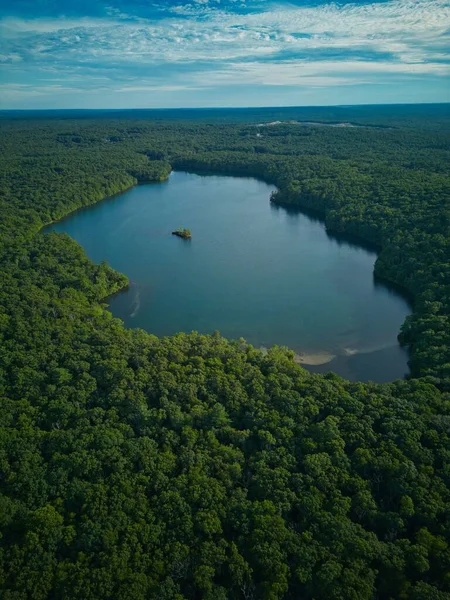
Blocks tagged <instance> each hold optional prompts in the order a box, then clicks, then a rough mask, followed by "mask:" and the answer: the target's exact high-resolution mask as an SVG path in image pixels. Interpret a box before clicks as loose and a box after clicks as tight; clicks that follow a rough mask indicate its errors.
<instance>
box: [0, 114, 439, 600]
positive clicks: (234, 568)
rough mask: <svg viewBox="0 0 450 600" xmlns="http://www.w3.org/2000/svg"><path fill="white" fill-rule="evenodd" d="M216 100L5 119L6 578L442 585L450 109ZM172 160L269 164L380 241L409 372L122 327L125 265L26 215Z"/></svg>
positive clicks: (397, 591)
mask: <svg viewBox="0 0 450 600" xmlns="http://www.w3.org/2000/svg"><path fill="white" fill-rule="evenodd" d="M188 113H189V114H188ZM212 113H213V111H211V113H209V112H208V111H204V112H201V111H200V112H199V113H195V115H194V117H192V114H193V113H191V112H190V111H186V115H184V114H183V115H181V116H180V115H179V114H178V115H176V116H173V115H172V114H171V113H170V112H168V113H167V114H165V115H163V114H162V113H158V115H157V116H156V117H155V116H153V117H151V116H150V113H149V114H147V115H142V114H140V113H139V112H137V113H133V114H132V115H131V114H129V115H126V117H127V118H124V117H123V115H119V116H120V117H121V118H119V116H118V117H117V118H112V116H113V115H111V113H108V114H103V115H102V116H101V118H100V117H99V115H97V116H96V118H93V117H92V115H84V117H83V118H81V116H80V115H78V114H77V115H76V116H77V117H80V118H78V119H73V118H68V116H69V115H67V114H66V115H57V116H58V118H48V117H49V115H41V117H40V118H39V119H37V118H31V116H30V115H28V116H27V115H25V116H27V118H17V115H15V117H14V118H7V119H5V118H3V119H2V120H0V152H1V158H0V244H1V247H0V413H1V415H0V592H1V594H0V595H1V597H2V598H5V600H55V599H61V600H63V599H64V600H66V599H74V600H75V599H76V600H98V599H105V600H106V599H113V598H114V599H118V600H125V599H127V600H128V599H129V600H140V599H142V600H144V599H155V600H157V599H158V600H160V599H162V600H183V599H192V600H197V599H205V600H216V599H217V600H226V599H230V600H235V599H236V600H237V599H241V598H242V599H245V600H250V599H253V600H260V599H263V600H278V599H280V600H281V599H282V598H286V599H292V600H294V599H298V598H304V599H305V600H313V599H318V598H320V599H322V598H323V599H333V600H334V599H335V600H347V599H350V600H351V599H353V600H371V599H373V598H380V599H386V600H387V599H397V598H398V599H405V600H409V599H410V600H422V599H425V600H445V599H446V598H449V593H450V577H449V573H450V549H449V543H450V534H449V532H450V399H449V391H450V353H449V348H450V322H449V314H450V251H449V250H450V203H449V190H450V176H449V173H448V165H449V164H450V149H449V133H448V115H447V113H446V109H445V107H442V106H434V107H431V108H430V107H390V108H389V107H381V108H379V109H375V108H374V107H355V108H351V109H350V108H323V109H279V110H275V109H258V110H256V111H253V112H252V111H241V113H239V115H238V116H239V118H237V116H236V115H237V113H230V114H228V121H229V122H225V121H227V113H226V112H225V111H222V112H220V111H218V112H217V113H215V116H214V118H211V116H210V115H211V114H212ZM3 116H4V115H3ZM71 116H72V117H73V115H71ZM53 117H55V116H54V115H53ZM169 117H170V118H169ZM152 118H153V120H152ZM155 119H156V120H155ZM174 119H176V120H174ZM275 120H280V121H289V120H322V121H328V122H330V121H340V120H342V121H346V122H352V123H356V124H360V125H368V124H370V125H376V127H355V128H347V127H342V128H333V127H322V126H304V125H301V126H300V125H298V124H295V123H292V124H289V123H281V124H278V125H271V126H266V125H261V126H260V124H262V123H265V122H270V121H275ZM221 121H223V122H221ZM172 168H179V169H191V170H196V171H203V172H207V171H209V172H216V173H224V174H225V173H228V174H239V175H241V174H243V175H250V176H256V177H259V178H262V179H264V180H266V181H268V182H270V183H274V184H275V185H276V186H277V188H278V191H277V192H276V193H275V194H274V196H273V198H272V200H273V201H274V202H278V203H283V204H296V205H300V206H304V207H306V208H312V209H314V210H318V211H320V212H321V213H322V214H323V215H324V218H325V221H326V224H327V227H328V228H329V229H330V230H333V231H336V232H344V233H351V234H354V235H357V236H359V237H360V238H361V239H364V240H367V241H369V242H371V243H373V244H376V246H377V247H378V248H379V249H380V255H379V258H378V260H377V263H376V267H375V271H376V274H377V275H378V276H380V277H382V278H384V279H386V280H389V281H392V282H394V283H396V284H399V285H401V286H402V287H403V288H404V289H405V290H407V291H408V292H409V293H410V294H411V295H412V296H413V298H414V313H413V315H412V316H411V317H409V318H408V319H407V321H406V323H405V324H404V326H403V327H402V331H401V333H400V339H401V341H402V342H403V343H405V344H408V345H410V346H411V373H412V377H411V378H410V379H409V380H405V381H397V382H393V383H391V384H382V385H376V384H362V383H350V382H348V381H345V380H343V379H341V378H339V377H338V376H336V375H334V374H330V375H325V376H321V375H311V374H309V373H308V372H306V371H305V370H304V369H302V368H301V367H300V366H299V365H297V364H296V363H295V361H294V354H293V352H291V351H289V350H287V349H282V348H273V349H271V350H270V351H269V353H268V354H267V355H263V354H262V353H261V352H259V351H257V350H255V349H254V348H252V347H251V346H249V345H247V344H246V343H245V341H244V340H240V341H237V342H229V341H227V340H225V339H223V338H221V337H220V336H219V335H213V336H202V335H198V334H195V333H192V334H179V335H177V336H173V337H169V338H163V339H158V338H156V337H155V336H152V335H150V334H148V333H146V332H144V331H141V330H127V329H125V328H124V327H123V324H122V322H121V321H120V320H118V319H115V318H113V317H112V316H111V314H110V313H109V312H108V311H107V310H106V306H105V304H104V303H103V302H104V299H105V298H106V297H107V296H108V295H109V294H111V293H113V292H115V291H117V290H119V289H120V288H122V287H124V286H125V285H126V284H127V279H126V276H125V275H121V274H118V273H116V272H115V271H114V270H112V269H111V268H110V267H109V266H108V265H107V264H104V263H103V264H101V265H94V264H93V263H92V262H91V261H90V260H89V259H88V258H87V257H86V255H85V254H84V252H83V250H82V249H81V248H80V247H79V246H78V245H77V244H76V243H75V242H74V241H73V240H71V239H70V238H69V237H68V236H66V235H58V234H55V233H52V234H46V235H43V234H41V233H39V230H40V229H41V228H42V226H44V225H45V224H48V223H50V222H52V221H54V220H56V219H59V218H61V217H63V216H64V215H66V214H67V213H69V212H70V211H73V210H75V209H77V208H79V207H81V206H86V205H89V204H93V203H95V202H97V201H99V200H101V199H103V198H106V197H108V196H110V195H112V194H115V193H117V192H120V191H123V190H125V189H127V188H128V187H130V186H132V185H135V184H137V183H138V182H145V181H162V180H164V179H166V178H167V177H168V175H169V173H170V171H171V169H172ZM267 201H269V199H267ZM299 310H300V309H299Z"/></svg>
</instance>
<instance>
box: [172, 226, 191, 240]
mask: <svg viewBox="0 0 450 600" xmlns="http://www.w3.org/2000/svg"><path fill="white" fill-rule="evenodd" d="M172 235H177V236H178V237H180V238H183V240H190V239H191V237H192V233H191V230H190V229H176V230H175V231H172Z"/></svg>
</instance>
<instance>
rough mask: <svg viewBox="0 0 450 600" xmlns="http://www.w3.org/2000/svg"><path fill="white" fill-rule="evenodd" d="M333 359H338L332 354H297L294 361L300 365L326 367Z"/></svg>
mask: <svg viewBox="0 0 450 600" xmlns="http://www.w3.org/2000/svg"><path fill="white" fill-rule="evenodd" d="M333 358H336V355H335V354H331V353H330V352H317V353H316V354H303V353H301V354H296V355H295V358H294V360H295V362H296V363H299V364H300V365H302V364H303V365H325V364H326V363H329V362H331V361H332V360H333Z"/></svg>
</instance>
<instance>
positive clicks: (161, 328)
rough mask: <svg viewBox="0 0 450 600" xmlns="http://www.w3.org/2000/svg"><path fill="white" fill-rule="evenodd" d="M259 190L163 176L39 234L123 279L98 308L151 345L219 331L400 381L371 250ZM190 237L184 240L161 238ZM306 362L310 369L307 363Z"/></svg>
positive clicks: (399, 354)
mask: <svg viewBox="0 0 450 600" xmlns="http://www.w3.org/2000/svg"><path fill="white" fill-rule="evenodd" d="M272 189H274V188H273V187H271V186H269V185H267V184H266V183H263V182H260V181H257V180H255V179H250V178H238V177H223V176H199V175H194V174H190V173H182V172H175V173H172V175H171V176H170V179H169V180H168V181H167V182H165V183H162V184H150V185H142V186H139V187H135V188H133V189H131V190H129V191H127V192H125V193H123V194H120V195H118V196H116V197H114V198H112V199H109V200H107V201H104V202H100V203H99V204H97V205H95V206H93V207H90V208H87V209H83V210H80V211H78V212H76V213H74V214H72V215H71V216H69V217H67V218H66V219H64V220H63V221H60V222H59V223H57V224H55V225H52V226H51V227H49V228H47V230H48V229H54V230H56V231H59V232H66V233H68V234H69V235H70V236H72V237H73V238H74V239H75V240H77V241H78V242H79V243H80V244H81V245H82V246H83V247H84V249H85V250H86V252H87V254H88V256H89V257H90V258H91V259H92V260H94V261H96V262H99V261H101V260H103V259H106V260H107V261H108V263H109V264H110V265H111V266H112V267H114V268H115V269H117V270H118V271H121V272H123V273H126V274H127V275H128V277H129V278H130V280H131V281H132V284H131V286H130V289H129V290H128V291H126V292H124V293H121V294H118V295H116V296H115V297H113V298H111V299H110V310H111V311H112V313H113V314H114V315H115V316H117V317H121V318H122V319H123V320H124V321H125V324H126V325H127V326H129V327H142V328H144V329H146V330H148V331H150V332H152V333H155V334H157V335H169V334H173V333H176V332H178V331H191V330H197V331H200V332H202V333H211V332H213V331H214V330H219V331H220V332H221V333H222V334H223V335H224V336H226V337H228V338H233V339H235V338H239V337H244V338H246V339H247V340H248V341H249V342H250V343H252V344H254V345H255V346H257V347H269V346H271V345H273V344H281V345H286V346H289V347H291V348H292V349H294V350H295V351H296V352H297V353H298V354H299V355H307V356H308V357H309V358H306V359H307V360H310V361H313V362H321V361H323V360H326V359H328V360H330V359H331V357H333V358H332V359H331V361H330V362H328V363H327V364H321V365H316V366H310V367H308V368H309V369H310V370H312V371H315V372H326V371H330V370H333V371H336V372H338V373H339V374H341V375H343V376H344V377H347V378H349V379H354V380H361V381H364V380H369V379H370V380H373V381H390V380H393V379H395V378H398V377H403V376H404V375H405V374H406V373H407V371H408V368H407V354H406V352H405V351H404V350H403V349H401V348H400V347H399V345H398V343H397V334H398V331H399V328H400V325H401V324H402V322H403V320H404V319H405V316H406V315H407V314H409V313H410V312H411V309H410V306H409V305H408V303H407V302H406V300H405V299H404V298H402V297H401V296H399V295H398V294H396V293H395V292H393V291H391V290H390V289H388V288H387V287H385V286H384V285H380V284H376V283H375V282H374V279H373V265H374V262H375V259H376V254H375V252H374V251H371V250H368V249H367V248H363V247H361V246H358V245H356V244H354V243H349V242H347V241H342V240H337V239H336V238H333V237H331V236H329V235H328V234H327V233H326V231H325V226H324V224H323V223H322V222H321V221H320V220H318V219H316V218H314V217H311V216H310V215H307V214H305V213H303V212H301V211H300V210H289V211H287V210H286V209H284V208H281V207H276V206H274V205H271V204H270V202H269V196H270V192H271V191H272ZM178 227H188V228H190V229H191V230H192V236H193V237H192V240H190V241H185V240H182V239H180V238H177V237H175V236H172V235H171V231H172V230H173V229H176V228H178ZM311 355H313V356H312V358H311Z"/></svg>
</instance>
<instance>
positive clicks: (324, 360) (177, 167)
mask: <svg viewBox="0 0 450 600" xmlns="http://www.w3.org/2000/svg"><path fill="white" fill-rule="evenodd" d="M182 171H184V172H187V173H192V174H196V175H200V176H218V177H220V176H222V177H226V176H229V177H244V178H251V179H255V180H257V181H261V182H262V183H266V184H268V185H274V186H276V188H277V191H282V189H281V188H279V187H278V186H277V184H276V182H275V181H272V180H270V179H269V178H265V177H264V176H262V175H259V174H254V173H249V174H247V173H242V172H241V173H237V172H236V171H233V169H232V168H231V169H224V170H223V171H220V170H216V169H213V170H211V169H202V168H201V167H198V166H196V167H195V168H192V167H189V166H184V165H183V161H182V160H180V161H179V162H177V161H174V164H171V170H170V171H169V172H168V174H167V176H166V177H165V178H160V179H158V180H153V181H139V180H137V179H136V178H134V179H135V183H133V184H132V185H129V186H128V185H127V186H126V187H124V189H123V190H121V191H119V192H116V193H114V194H113V195H111V196H105V197H103V198H100V199H99V200H96V201H94V202H92V203H91V204H86V205H84V206H81V207H78V208H76V209H74V210H72V211H70V212H68V213H66V214H65V215H63V216H62V217H61V218H59V219H56V220H54V221H51V222H50V223H47V224H46V225H44V226H43V227H41V228H40V230H39V232H41V231H42V230H43V229H45V228H47V227H50V226H51V225H52V224H53V223H57V222H60V221H63V220H64V219H66V218H67V217H70V216H72V215H73V214H74V213H76V212H78V211H80V210H84V209H88V208H91V207H93V206H94V205H96V204H98V203H100V202H103V201H105V200H110V199H112V198H115V197H117V196H119V195H121V194H123V193H125V192H127V191H129V190H131V189H133V188H134V187H137V186H140V185H151V184H159V183H165V182H167V181H168V180H169V178H170V176H171V174H172V173H174V172H182ZM270 202H272V203H273V204H274V205H275V206H280V207H282V208H291V209H297V210H299V211H302V210H305V211H309V210H311V211H313V212H314V213H315V214H316V215H317V217H318V219H319V220H320V221H322V222H323V223H324V224H325V227H326V231H327V232H328V233H330V234H336V235H341V236H343V237H345V236H347V235H348V236H349V237H350V238H352V239H353V240H354V241H355V242H356V243H358V241H360V242H361V245H362V246H364V245H371V246H372V247H373V249H374V250H375V251H376V253H377V260H378V256H379V254H380V253H381V252H382V250H383V248H382V246H379V245H377V244H374V243H373V242H372V241H371V240H367V239H366V238H364V237H362V236H360V235H358V234H354V233H352V232H338V231H334V230H333V229H329V228H328V227H327V226H326V214H327V211H326V209H325V210H323V209H320V208H317V207H314V208H311V206H309V205H308V204H306V203H305V204H303V203H301V202H296V203H283V202H279V201H276V200H272V198H270ZM377 260H376V261H375V265H374V269H373V275H374V278H376V279H377V280H378V281H379V282H380V283H383V282H386V284H388V285H389V284H390V285H392V286H395V288H397V293H400V294H402V295H403V296H404V298H405V299H407V300H408V302H409V303H410V305H411V309H412V310H411V314H414V307H413V301H414V296H413V294H412V293H411V292H410V291H409V290H408V289H407V288H404V287H403V286H402V285H400V284H399V283H398V282H396V281H393V280H391V279H389V278H387V277H386V278H385V277H383V275H380V273H378V272H377V270H376V263H377ZM123 275H125V277H127V275H126V274H123ZM128 287H129V282H127V283H126V284H125V285H124V286H123V287H122V288H119V289H115V290H114V291H113V292H112V293H108V294H107V295H106V296H105V297H104V298H103V299H102V300H103V301H107V300H108V299H109V298H111V297H112V296H114V295H116V294H118V293H120V292H123V291H126V289H127V288H128ZM398 335H400V331H399V332H398ZM398 344H399V346H400V347H403V348H405V345H402V344H400V342H398ZM406 348H407V349H408V351H410V347H409V346H406ZM357 353H358V351H355V352H351V354H357ZM347 355H348V354H347ZM338 356H339V355H338V354H332V353H330V352H328V351H324V352H317V353H305V354H303V353H299V354H297V353H296V358H295V359H294V360H295V362H297V363H298V364H300V365H301V364H304V365H308V366H320V365H324V364H328V363H330V362H332V361H333V360H334V359H336V358H337V357H338ZM408 367H409V361H408Z"/></svg>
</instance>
